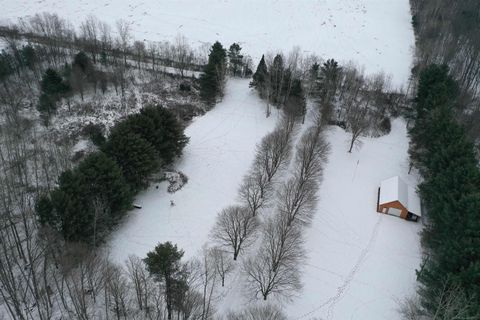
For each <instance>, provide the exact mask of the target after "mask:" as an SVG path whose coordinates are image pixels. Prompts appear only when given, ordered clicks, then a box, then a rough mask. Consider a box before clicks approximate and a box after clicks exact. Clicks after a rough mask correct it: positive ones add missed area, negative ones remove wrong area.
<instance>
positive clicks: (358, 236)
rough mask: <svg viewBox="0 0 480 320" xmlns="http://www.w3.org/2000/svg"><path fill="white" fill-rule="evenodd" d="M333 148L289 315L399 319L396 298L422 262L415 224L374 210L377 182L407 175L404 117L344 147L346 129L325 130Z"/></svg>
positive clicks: (409, 286) (410, 179) (410, 288)
mask: <svg viewBox="0 0 480 320" xmlns="http://www.w3.org/2000/svg"><path fill="white" fill-rule="evenodd" d="M327 137H328V141H329V142H330V144H331V154H330V157H329V161H328V164H327V165H326V168H325V173H324V179H323V182H322V185H321V187H320V192H319V197H320V200H319V204H318V210H317V214H316V216H315V219H314V222H313V225H312V226H311V227H310V228H307V229H306V230H307V234H306V239H307V242H306V249H307V253H308V255H309V259H308V262H307V265H306V266H305V269H304V270H305V273H304V275H303V280H304V284H305V286H304V290H303V292H302V293H301V297H300V298H298V299H295V300H294V301H293V303H292V304H288V306H287V311H288V314H289V319H290V318H291V319H313V318H316V317H317V318H318V317H320V319H359V320H360V319H373V320H375V319H379V320H380V319H398V318H399V315H398V308H399V301H402V300H403V299H404V298H405V297H406V296H408V295H410V294H413V293H414V288H415V269H416V268H418V267H419V265H420V263H421V254H420V252H421V248H420V237H419V231H420V230H421V223H414V222H407V221H405V220H402V219H400V218H397V217H393V216H388V215H383V214H379V213H377V212H376V204H377V188H378V186H379V184H380V182H381V181H382V180H383V179H385V178H388V177H391V176H394V175H399V176H400V177H402V179H403V180H404V181H405V182H406V183H408V184H410V185H412V186H416V184H417V181H416V177H415V176H414V175H408V174H407V173H408V154H407V148H408V137H407V133H406V126H405V122H404V121H402V120H399V119H397V120H395V121H393V122H392V132H391V133H390V134H389V135H387V136H384V137H381V138H363V139H362V142H363V145H362V146H361V147H360V148H359V149H357V150H354V151H353V152H352V153H351V154H350V153H347V150H348V140H349V138H350V137H349V134H348V133H345V131H343V130H342V129H340V128H338V127H331V129H330V131H329V132H328V135H327Z"/></svg>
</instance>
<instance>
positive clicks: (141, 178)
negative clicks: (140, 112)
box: [104, 126, 160, 190]
mask: <svg viewBox="0 0 480 320" xmlns="http://www.w3.org/2000/svg"><path fill="white" fill-rule="evenodd" d="M104 150H105V152H106V153H107V154H108V155H109V156H110V157H111V158H112V159H113V160H115V162H116V163H117V164H118V165H119V166H120V168H121V169H122V172H123V176H124V177H125V180H126V181H127V183H128V184H129V185H130V186H131V187H132V189H133V190H139V189H141V188H144V187H146V186H148V177H149V176H150V175H151V174H152V173H153V172H154V171H155V170H156V169H158V167H159V160H160V159H159V156H158V154H157V152H156V150H155V148H154V147H153V146H152V144H151V143H150V142H148V141H146V140H145V139H143V138H142V137H141V136H140V135H138V134H136V133H134V132H132V131H130V128H128V127H125V126H119V127H118V128H113V130H112V132H111V134H110V136H109V139H108V143H106V145H105V148H104Z"/></svg>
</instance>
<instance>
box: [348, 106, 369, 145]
mask: <svg viewBox="0 0 480 320" xmlns="http://www.w3.org/2000/svg"><path fill="white" fill-rule="evenodd" d="M367 111H368V109H367V107H365V106H362V105H361V104H357V103H354V104H353V105H352V106H351V107H350V108H349V110H348V113H347V124H348V129H349V130H350V132H351V134H352V137H351V139H350V148H349V149H348V152H350V153H351V152H352V149H353V146H354V145H355V143H358V141H359V138H360V136H362V134H364V133H365V132H366V131H367V129H368V127H369V121H368V117H367Z"/></svg>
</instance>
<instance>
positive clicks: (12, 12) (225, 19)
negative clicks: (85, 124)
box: [0, 0, 414, 86]
mask: <svg viewBox="0 0 480 320" xmlns="http://www.w3.org/2000/svg"><path fill="white" fill-rule="evenodd" d="M0 4H1V7H2V16H1V20H0V22H8V21H15V20H16V19H17V18H18V17H24V16H27V15H33V14H35V13H39V12H44V11H46V12H56V13H58V14H59V15H61V16H62V17H64V18H67V19H68V20H70V21H72V22H73V23H74V24H75V25H76V26H78V25H79V24H80V23H81V21H83V20H84V19H85V18H86V17H87V16H88V15H90V14H93V15H96V16H97V17H98V18H99V19H101V20H104V21H106V22H108V23H109V24H110V25H111V26H112V27H113V28H114V27H115V21H116V20H117V19H120V18H122V19H125V20H126V21H128V22H129V23H131V26H132V31H133V33H134V36H135V38H136V39H137V40H143V39H147V40H153V41H164V40H173V39H174V38H175V36H176V35H177V34H179V33H181V34H183V35H185V36H186V37H187V38H188V39H189V40H190V41H191V43H192V44H193V45H194V46H196V47H198V46H200V45H201V44H202V43H208V42H209V43H213V42H214V41H215V40H219V41H221V42H222V43H223V44H224V45H226V46H229V45H230V44H231V43H233V42H239V43H240V44H241V46H242V47H243V49H244V52H245V53H246V54H250V55H251V56H252V57H253V59H254V61H255V63H256V62H258V60H259V58H260V57H261V55H262V54H263V53H265V52H267V51H273V52H275V51H278V50H283V51H288V50H290V49H291V48H292V47H293V46H297V45H298V46H300V48H301V49H302V50H303V52H304V54H311V53H315V54H318V55H320V56H322V57H324V58H335V59H336V60H340V61H348V60H353V61H355V62H356V63H358V64H359V65H364V66H365V68H366V71H367V73H376V72H380V71H385V72H386V73H387V74H391V75H392V76H393V83H394V84H395V85H396V86H400V85H404V84H405V82H406V80H407V79H408V77H409V73H410V67H411V62H412V58H411V57H412V52H411V49H412V47H413V46H414V36H413V30H412V28H411V25H410V21H411V16H410V11H409V10H410V9H409V2H408V0H296V1H286V0H280V1H276V0H262V1H258V0H230V1H225V0H203V1H196V0H175V1H167V0H141V1H140V0H136V1H126V0H118V1H113V0H96V1H91V0H90V1H89V0H80V1H63V0H41V1H30V0H18V1H12V0H1V1H0Z"/></svg>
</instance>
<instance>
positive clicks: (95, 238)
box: [37, 152, 132, 245]
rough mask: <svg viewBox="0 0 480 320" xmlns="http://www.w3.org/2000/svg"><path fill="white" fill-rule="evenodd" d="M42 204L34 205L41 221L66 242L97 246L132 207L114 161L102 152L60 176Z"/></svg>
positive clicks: (128, 190) (127, 190) (128, 192)
mask: <svg viewBox="0 0 480 320" xmlns="http://www.w3.org/2000/svg"><path fill="white" fill-rule="evenodd" d="M50 199H51V203H52V208H53V209H52V210H51V211H50V212H48V210H46V209H45V208H46V207H47V206H46V205H45V203H43V204H42V203H40V205H39V206H38V207H37V210H39V211H37V214H39V218H40V221H41V222H44V223H48V224H50V225H51V224H52V222H54V223H55V224H54V225H51V226H52V227H54V228H57V229H58V230H59V231H61V233H62V234H63V236H64V238H65V239H66V240H68V241H82V242H87V243H91V244H94V245H96V244H97V243H98V242H99V241H100V240H101V239H102V238H103V236H104V235H105V232H106V231H108V230H110V228H111V227H112V226H113V224H114V223H115V222H116V221H118V219H119V218H121V217H122V216H123V214H124V213H125V211H126V210H127V209H129V208H130V207H131V202H132V194H131V192H130V189H129V187H128V185H127V183H126V182H125V180H124V178H123V175H122V172H121V170H120V168H119V167H118V166H117V164H116V163H115V162H114V161H113V160H112V159H110V158H108V157H107V156H106V155H105V154H104V153H102V152H97V153H93V154H91V155H89V156H87V157H86V158H85V160H83V161H82V162H81V163H80V165H79V166H78V167H77V168H75V169H73V170H67V171H65V172H64V173H62V175H61V176H60V179H59V183H58V187H57V188H56V189H55V190H53V192H52V193H51V196H50Z"/></svg>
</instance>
